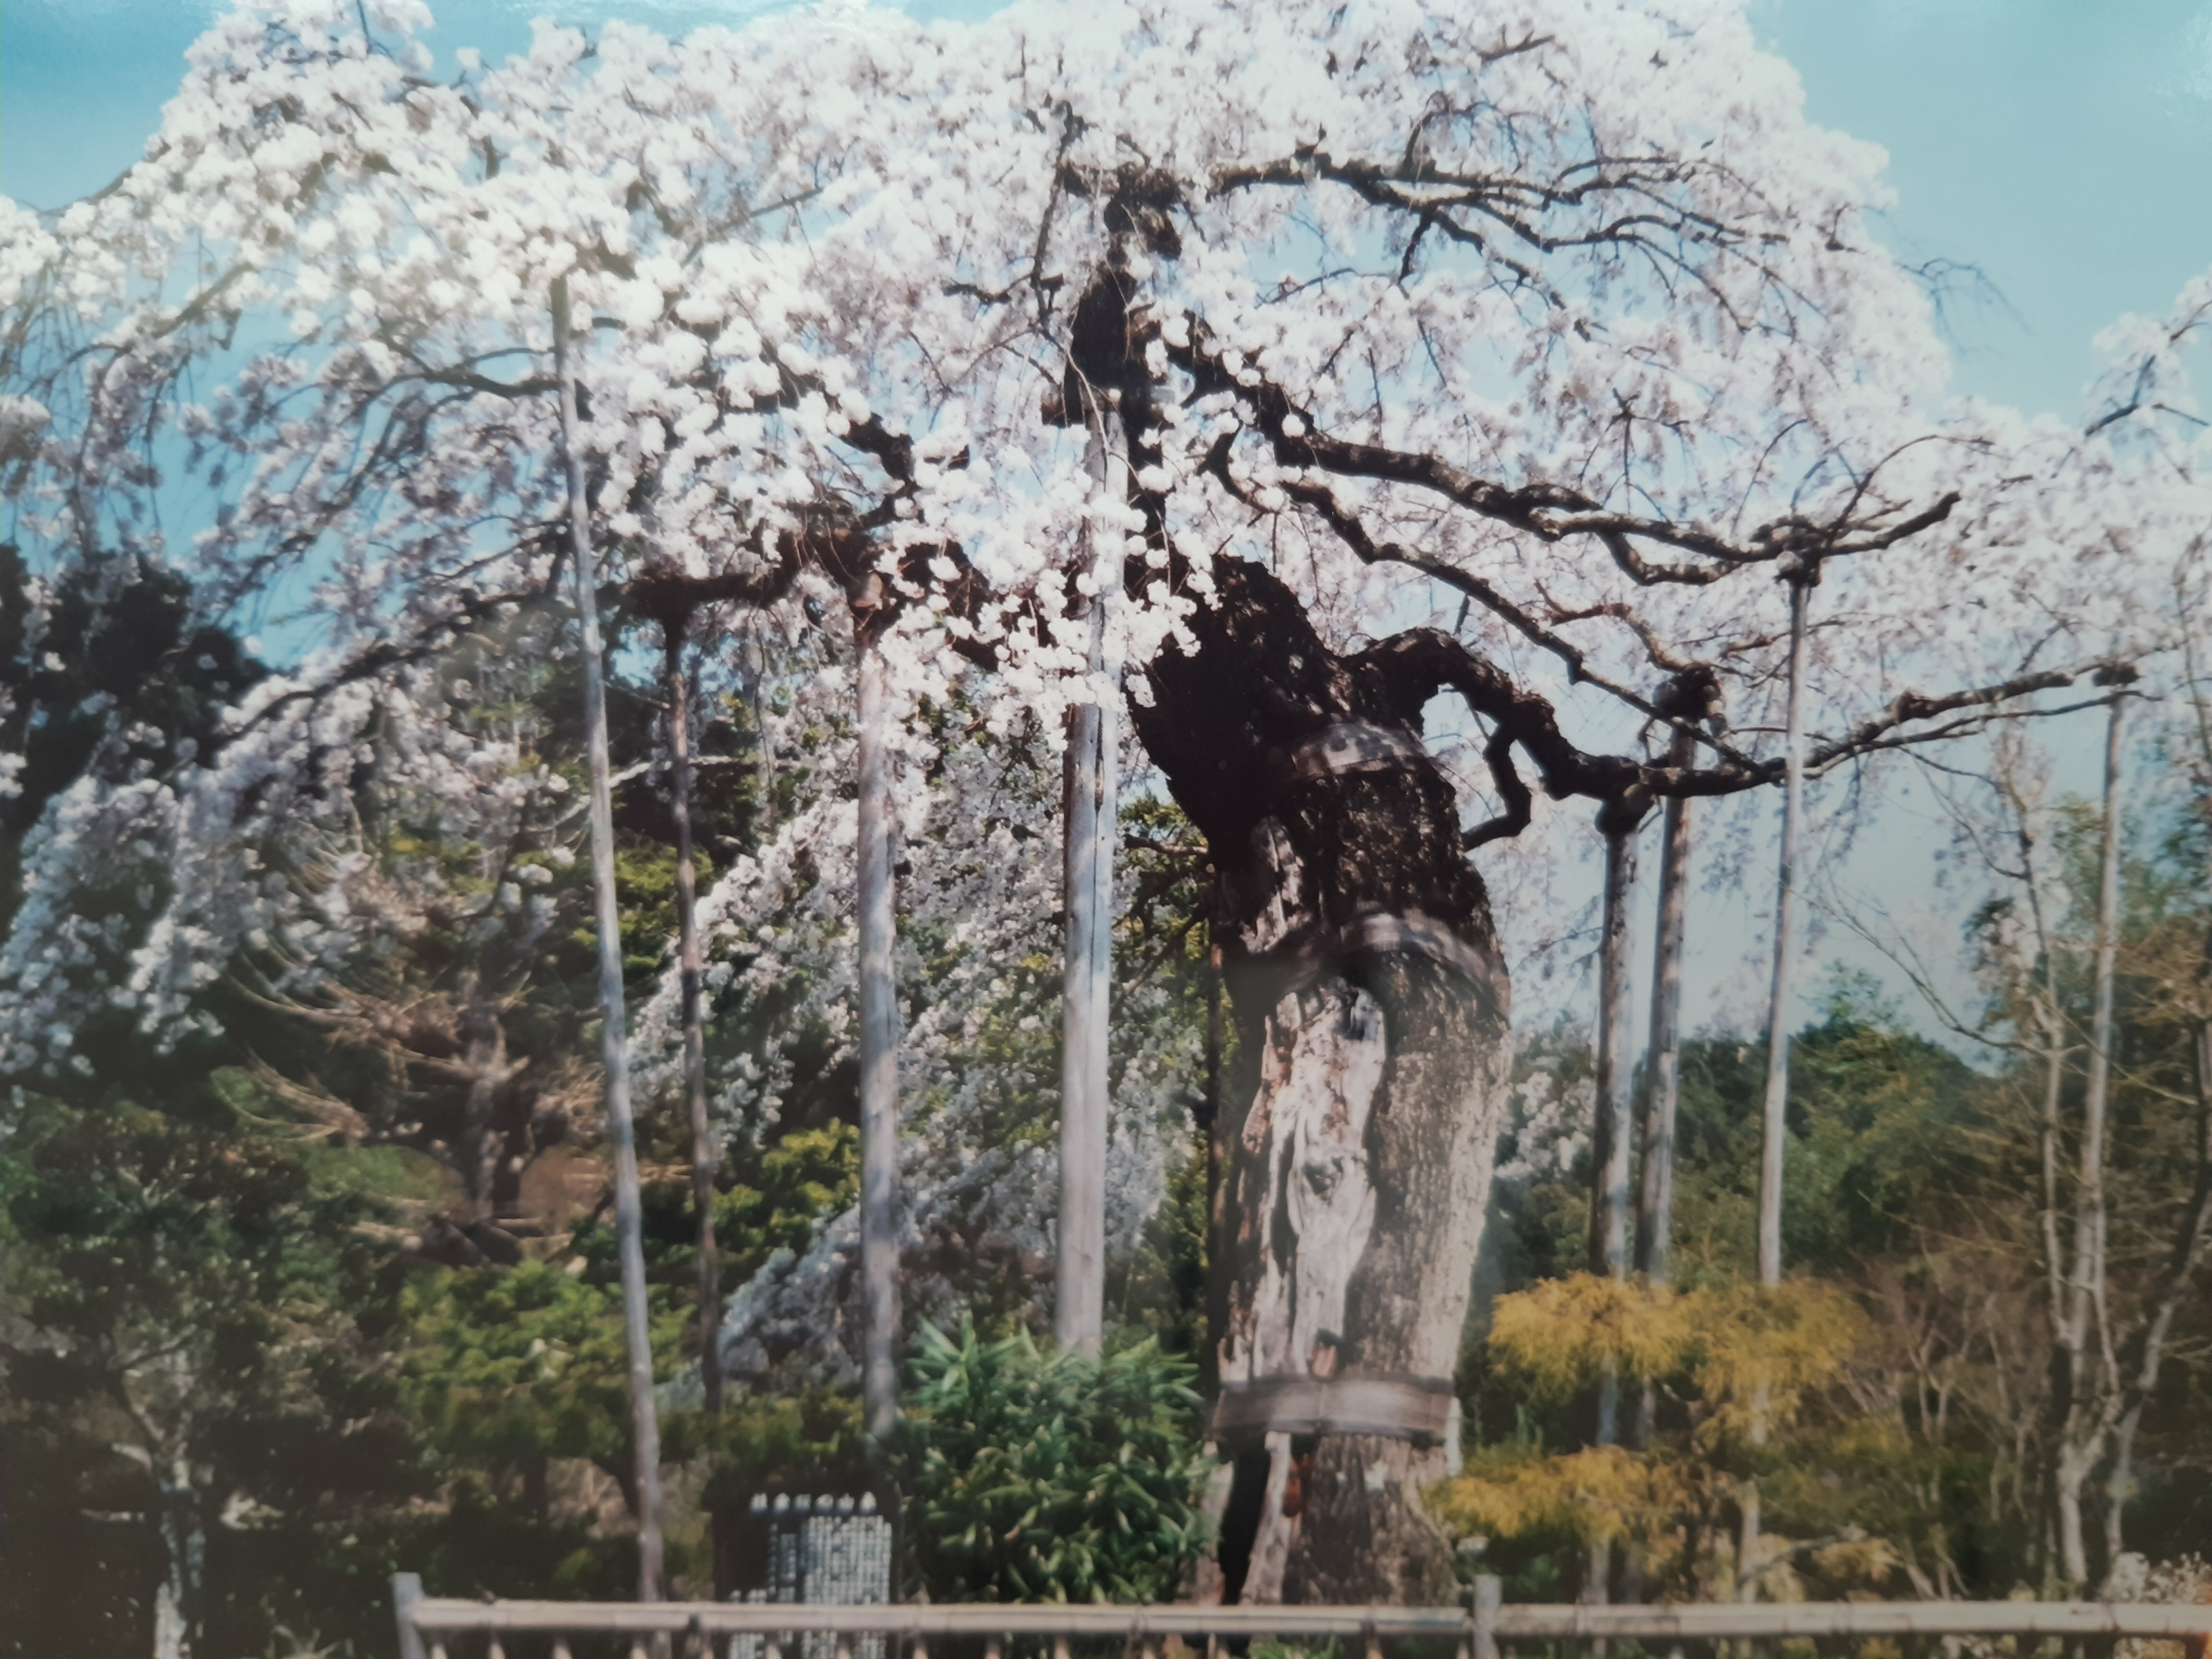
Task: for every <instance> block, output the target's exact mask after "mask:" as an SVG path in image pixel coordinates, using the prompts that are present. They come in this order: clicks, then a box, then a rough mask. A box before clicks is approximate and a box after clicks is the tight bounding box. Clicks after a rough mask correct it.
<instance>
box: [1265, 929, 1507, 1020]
mask: <svg viewBox="0 0 2212 1659" xmlns="http://www.w3.org/2000/svg"><path fill="white" fill-rule="evenodd" d="M1391 954H1401V955H1406V956H1416V957H1425V958H1426V959H1427V960H1429V961H1431V962H1433V963H1436V964H1437V966H1438V967H1440V968H1443V969H1447V970H1448V971H1449V972H1451V973H1454V974H1456V975H1459V977H1460V978H1462V979H1463V980H1465V981H1467V982H1468V984H1469V985H1471V986H1473V987H1475V988H1476V989H1477V990H1478V991H1480V992H1482V993H1483V994H1485V995H1486V996H1487V997H1488V998H1489V1000H1490V1001H1491V1002H1492V1005H1493V1006H1495V1007H1496V1008H1497V1009H1498V1012H1499V1013H1500V1014H1503V1013H1504V1012H1506V1011H1507V1010H1508V1008H1509V1007H1510V993H1509V991H1508V989H1507V981H1506V977H1505V964H1504V963H1503V962H1501V961H1499V960H1498V957H1497V956H1496V955H1495V954H1494V953H1492V951H1486V950H1485V949H1483V947H1482V946H1480V945H1476V944H1474V942H1473V941H1472V940H1470V939H1467V938H1466V937H1465V936H1464V935H1462V933H1460V932H1459V931H1458V930H1457V929H1456V928H1455V927H1451V926H1450V924H1449V923H1447V922H1443V921H1437V919H1436V918H1435V917H1434V916H1429V915H1422V914H1421V913H1420V912H1419V911H1418V910H1412V911H1407V912H1406V913H1405V914H1404V915H1389V914H1386V913H1384V912H1382V911H1370V912H1369V913H1368V914H1367V915H1363V916H1359V917H1357V918H1355V919H1354V920H1352V921H1350V922H1347V923H1346V925H1345V926H1343V927H1307V928H1301V929H1299V930H1298V931H1297V933H1292V934H1291V936H1290V937H1289V938H1287V939H1285V940H1284V941H1283V942H1282V943H1281V944H1279V945H1277V946H1276V947H1275V948H1274V949H1273V950H1272V951H1267V952H1265V953H1264V954H1261V955H1258V956H1255V957H1250V958H1248V960H1249V961H1251V962H1252V963H1254V964H1255V966H1257V965H1270V966H1273V967H1275V968H1278V969H1281V970H1283V971H1284V973H1285V975H1286V978H1285V981H1283V985H1282V988H1281V990H1280V991H1279V992H1278V993H1277V994H1278V995H1279V996H1287V995H1288V994H1291V992H1293V991H1303V990H1304V989H1305V988H1306V987H1308V986H1310V985H1311V984H1312V983H1313V982H1314V981H1316V980H1317V979H1319V978H1320V977H1321V976H1322V975H1323V974H1325V973H1327V972H1328V971H1329V970H1330V969H1333V968H1334V967H1336V966H1337V965H1338V964H1339V963H1342V962H1344V961H1346V959H1348V958H1350V957H1357V956H1385V955H1391Z"/></svg>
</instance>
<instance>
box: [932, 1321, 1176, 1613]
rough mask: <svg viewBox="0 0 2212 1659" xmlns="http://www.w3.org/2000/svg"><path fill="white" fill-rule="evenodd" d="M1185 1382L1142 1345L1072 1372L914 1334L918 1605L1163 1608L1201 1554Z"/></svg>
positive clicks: (1071, 1363) (998, 1345) (1032, 1358)
mask: <svg viewBox="0 0 2212 1659" xmlns="http://www.w3.org/2000/svg"><path fill="white" fill-rule="evenodd" d="M1193 1376H1194V1371H1193V1370H1192V1367H1191V1365H1190V1364H1189V1363H1188V1361H1186V1360H1183V1359H1181V1358H1176V1357H1175V1356H1173V1355H1170V1354H1166V1353H1163V1352H1161V1351H1160V1349H1159V1346H1158V1344H1157V1343H1155V1342H1153V1341H1152V1340H1146V1341H1144V1342H1141V1343H1138V1344H1136V1345H1134V1346H1130V1347H1126V1348H1122V1349H1121V1350H1120V1351H1119V1352H1114V1353H1110V1354H1109V1355H1107V1356H1106V1357H1105V1358H1103V1359H1085V1358H1082V1357H1081V1356H1079V1355H1077V1354H1073V1353H1060V1352H1051V1351H1049V1350H1047V1349H1043V1348H1040V1347H1039V1346H1037V1345H1036V1343H1035V1342H1033V1341H1031V1340H1030V1338H1029V1337H1028V1335H1027V1334H1022V1335H1018V1336H1012V1337H1009V1338H1007V1339H1006V1340H1004V1341H1000V1342H981V1341H979V1340H977V1339H976V1336H975V1326H974V1324H973V1323H972V1322H963V1325H962V1327H961V1330H960V1338H959V1340H958V1341H957V1342H955V1341H953V1340H951V1339H950V1338H948V1337H947V1336H946V1335H945V1334H944V1333H943V1332H941V1331H939V1330H937V1329H935V1328H931V1327H925V1328H924V1329H923V1331H922V1334H921V1354H920V1356H919V1357H918V1358H916V1359H915V1361H914V1364H913V1377H914V1385H915V1386H914V1389H913V1392H912V1394H911V1395H910V1396H909V1400H908V1409H909V1415H908V1419H907V1420H906V1422H905V1424H904V1425H902V1443H901V1445H902V1468H903V1476H904V1482H903V1484H904V1486H905V1492H906V1515H907V1527H906V1532H907V1536H908V1539H909V1541H911V1544H912V1548H913V1552H914V1559H915V1565H917V1566H918V1567H919V1568H920V1570H921V1575H922V1578H923V1580H924V1582H925V1583H927V1587H928V1589H929V1594H930V1595H931V1597H932V1598H933V1599H934V1600H937V1601H1170V1600H1172V1599H1173V1598H1174V1596H1175V1595H1176V1592H1177V1591H1178V1590H1179V1589H1180V1588H1181V1587H1182V1579H1183V1574H1184V1571H1185V1570H1186V1569H1187V1568H1188V1566H1189V1565H1190V1562H1191V1561H1192V1559H1194V1557H1195V1556H1196V1555H1197V1554H1198V1553H1199V1551H1200V1548H1202V1547H1204V1545H1205V1542H1206V1538H1205V1534H1204V1527H1203V1524H1202V1522H1201V1521H1200V1516H1199V1512H1198V1508H1197V1504H1196V1502H1195V1498H1196V1493H1197V1487H1198V1482H1199V1478H1200V1469H1199V1466H1198V1462H1197V1455H1196V1454H1197V1440H1198V1414H1199V1404H1200V1402H1199V1399H1198V1395H1196V1394H1195V1393H1194V1391H1193V1390H1192V1388H1191V1382H1192V1379H1193Z"/></svg>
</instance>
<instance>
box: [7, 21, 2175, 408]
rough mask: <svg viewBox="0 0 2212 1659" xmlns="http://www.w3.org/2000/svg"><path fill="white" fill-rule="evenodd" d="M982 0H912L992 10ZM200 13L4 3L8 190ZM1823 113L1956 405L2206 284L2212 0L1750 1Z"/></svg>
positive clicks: (80, 150) (57, 156) (166, 59)
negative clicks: (1857, 170)
mask: <svg viewBox="0 0 2212 1659" xmlns="http://www.w3.org/2000/svg"><path fill="white" fill-rule="evenodd" d="M434 5H435V10H436V11H437V13H438V15H439V16H440V18H441V20H442V21H441V26H440V27H439V29H438V32H437V34H436V35H435V37H434V41H435V45H436V46H438V48H439V51H440V55H441V58H444V57H446V56H447V54H448V53H450V52H451V51H452V49H453V48H454V47H457V46H469V45H473V46H478V47H479V48H481V49H483V50H484V51H485V52H487V54H496V53H501V52H505V51H507V50H509V49H512V48H513V47H516V46H520V45H521V44H522V42H523V41H524V40H526V36H527V21H526V20H527V18H528V17H529V15H531V14H532V13H533V12H538V11H548V10H550V11H551V12H553V13H554V14H555V15H560V16H562V17H563V18H564V19H568V20H570V21H585V20H586V19H588V18H591V17H597V16H605V15H611V14H616V13H620V14H623V15H631V16H634V17H636V18H637V19H639V20H640V21H646V22H650V23H652V24H653V25H655V26H656V27H662V28H665V29H668V30H670V31H671V32H680V31H681V30H682V29H683V28H684V27H686V26H688V25H689V24H690V23H691V22H695V21H704V20H706V19H708V18H716V19H727V18H730V17H732V16H733V15H744V14H745V13H746V12H748V11H750V10H755V9H759V7H758V4H757V3H754V4H750V5H749V4H747V3H744V0H736V3H729V4H724V5H719V6H718V5H714V4H712V3H700V0H629V3H623V0H586V3H581V4H580V3H578V0H445V3H435V0H434ZM913 9H915V10H916V11H918V12H921V13H924V14H965V15H978V14H981V13H983V12H987V11H989V10H991V9H994V8H993V6H992V5H991V3H990V0H915V4H914V6H913ZM210 10H211V8H210V5H209V4H207V3H206V0H7V4H6V7H5V10H4V15H0V192H4V193H5V194H7V195H9V196H13V197H17V198H18V199H19V200H22V201H25V202H28V203H31V204H34V205H37V206H40V207H52V206H56V205H58V204H61V203H63V202H64V201H67V200H69V199H70V198H71V197H75V196H77V195H80V194H82V193H83V192H84V191H88V190H92V189H95V188H97V187H98V186H99V185H101V184H103V183H105V182H106V180H107V179H109V178H111V177H112V176H113V175H114V174H115V173H118V172H119V171H120V170H121V169H122V168H123V167H125V165H127V164H128V163H129V162H130V161H131V159H132V158H133V157H134V156H135V155H137V152H138V149H139V147H140V146H141V144H142V143H143V142H144V139H145V137H146V135H147V134H148V133H149V131H152V129H153V126H154V124H155V119H156V117H157V115H158V112H159V111H160V108H161V101H162V100H163V99H164V98H165V97H167V95H168V94H169V92H170V91H171V90H172V89H173V88H174V86H175V84H176V82H177V79H178V77H179V73H180V70H181V68H182V60H183V54H184V50H185V46H186V45H187V43H189V42H190V41H191V39H192V37H193V35H194V34H195V33H197V32H198V30H199V28H200V27H202V26H203V25H204V22H205V21H206V19H207V17H208V16H209V15H210ZM1753 19H1754V21H1755V22H1756V25H1757V27H1758V28H1759V33H1760V35H1761V37H1762V39H1764V40H1766V41H1767V42H1768V43H1769V44H1771V46H1774V47H1775V48H1777V49H1778V50H1779V51H1780V52H1781V53H1782V54H1783V55H1784V57H1786V58H1789V59H1790V61H1791V62H1792V63H1794V64H1796V66H1797V68H1798V70H1799V71H1800V73H1801V74H1802V76H1804V79H1805V83H1806V88H1807V94H1808V100H1809V104H1810V107H1811V111H1812V113H1813V116H1814V118H1815V119H1816V120H1819V121H1820V122H1822V123H1824V124H1825V125H1830V126H1835V127H1840V128H1842V129H1844V131H1848V132H1851V133H1854V134H1856V135H1857V136H1859V137H1865V138H1871V139H1874V140H1875V141H1876V142H1877V143H1881V144H1883V145H1884V146H1886V147H1887V149H1888V150H1889V152H1890V156H1891V179H1892V181H1893V183H1894V185H1896V187H1897V189H1898V191H1899V197H1900V201H1899V205H1898V207H1897V210H1895V212H1894V213H1893V214H1892V215H1891V216H1890V218H1889V222H1888V226H1887V234H1888V235H1889V236H1890V238H1891V240H1892V243H1893V246H1895V247H1896V248H1897V249H1898V250H1899V252H1904V253H1905V254H1907V255H1908V256H1909V257H1912V258H1919V259H1944V260H1949V261H1955V262H1958V263H1960V264H1968V265H1972V266H1975V267H1978V269H1979V270H1981V271H1982V272H1983V273H1984V275H1985V276H1987V277H1988V279H1989V283H1990V289H1989V291H1987V292H1984V293H1983V294H1981V295H1980V297H1979V298H1977V297H1976V292H1975V289H1974V285H1972V284H1971V283H1965V284H1961V285H1960V293H1959V295H1958V296H1957V300H1956V303H1955V304H1954V306H1953V307H1952V308H1951V310H1952V315H1953V319H1954V331H1955V338H1956V341H1957V345H1958V350H1959V363H1958V381H1957V383H1958V384H1959V385H1960V386H1961V387H1962V388H1963V389H1966V390H1969V391H1973V392H1982V393H1984V394H1986V395H1988V396H1990V397H1994V398H1999V399H2001V400H2002V401H2004V402H2007V403H2014V404H2023V405H2025V406H2027V407H2031V408H2039V409H2051V410H2059V411H2062V412H2065V413H2072V412H2073V411H2074V410H2075V408H2076V406H2077V404H2078V401H2079V397H2080V392H2081V386H2082V383H2083V381H2084V380H2086V379H2087V377H2088V375H2089V374H2090V372H2091V370H2092V368H2093V356H2092V353H2091V350H2090V348H2089V337H2090V336H2091V335H2093V333H2094V332H2095V331H2097V330H2098V329H2099V328H2100V327H2102V326H2103V325H2105V324H2106V322H2109V321H2110V320H2111V319H2113V318H2114V317H2116V316H2118V314H2119V313H2122V312H2124V311H2130V310H2134V311H2155V310H2160V309H2162V308H2163V307H2165V305H2166V302H2167V301H2169V300H2170V299H2171V298H2172V296H2173V295H2174V293H2175V291H2176V290H2177V289H2179V287H2180V286H2181V284H2182V283H2183V281H2184V280H2185V279H2186V278H2187V277H2188V276H2191V274H2193V273H2194V272H2197V271H2200V270H2204V269H2205V268H2206V267H2207V266H2212V0H2104V3H2092V0H1753Z"/></svg>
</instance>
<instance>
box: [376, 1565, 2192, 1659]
mask: <svg viewBox="0 0 2212 1659" xmlns="http://www.w3.org/2000/svg"><path fill="white" fill-rule="evenodd" d="M392 1603H393V1607H394V1610H395V1612H396V1613H397V1614H398V1623H399V1651H400V1659H444V1656H445V1652H446V1638H448V1637H450V1636H456V1635H459V1634H462V1633H464V1632H481V1633H483V1634H485V1635H486V1636H487V1637H488V1638H489V1643H488V1648H489V1654H490V1656H491V1659H500V1656H501V1641H500V1638H501V1637H503V1636H505V1635H507V1634H510V1633H516V1632H539V1633H541V1634H550V1635H552V1636H554V1637H556V1638H568V1637H572V1636H585V1635H606V1634H616V1635H627V1636H630V1637H633V1638H654V1637H690V1638H695V1639H696V1640H698V1641H700V1642H704V1640H705V1639H706V1638H711V1637H728V1636H739V1635H751V1636H757V1637H760V1638H764V1645H763V1651H764V1654H765V1655H766V1656H767V1659H776V1656H777V1654H778V1650H779V1647H780V1644H781V1641H782V1640H783V1639H785V1638H793V1637H795V1636H801V1635H806V1634H814V1633H820V1634H823V1635H829V1636H833V1637H836V1638H839V1639H838V1640H837V1642H836V1650H837V1652H838V1655H839V1659H849V1656H850V1654H851V1652H852V1651H853V1647H854V1643H853V1640H852V1638H855V1637H862V1636H887V1637H891V1638H897V1639H898V1641H900V1642H901V1643H905V1642H909V1641H910V1642H912V1643H914V1644H915V1647H916V1650H917V1659H922V1655H921V1649H922V1648H923V1645H924V1644H927V1642H928V1641H929V1640H930V1639H931V1638H944V1637H967V1638H982V1639H983V1640H984V1641H985V1642H986V1643H987V1644H988V1645H987V1651H988V1650H989V1649H995V1648H997V1647H999V1645H1000V1643H1001V1642H1002V1641H1003V1640H1004V1638H1008V1637H1018V1636H1026V1637H1046V1638H1054V1640H1055V1642H1056V1643H1065V1642H1067V1641H1072V1640H1077V1639H1082V1638H1090V1639H1092V1640H1097V1639H1101V1638H1104V1639H1119V1640H1121V1641H1122V1642H1124V1643H1126V1644H1128V1645H1129V1646H1130V1647H1131V1648H1132V1649H1133V1650H1135V1651H1137V1652H1139V1653H1141V1654H1143V1655H1145V1656H1146V1659H1152V1656H1156V1655H1157V1654H1158V1651H1159V1647H1160V1644H1161V1643H1162V1642H1163V1641H1164V1639H1165V1638H1168V1637H1170V1636H1176V1637H1181V1638H1183V1639H1184V1640H1185V1641H1187V1642H1194V1643H1200V1642H1204V1641H1206V1639H1207V1638H1221V1639H1225V1640H1231V1641H1234V1640H1244V1639H1250V1638H1260V1637H1273V1638H1277V1639H1279V1640H1281V1641H1283V1642H1285V1643H1286V1644H1297V1643H1298V1642H1300V1641H1318V1640H1322V1639H1326V1638H1337V1637H1349V1638H1355V1639H1358V1640H1360V1641H1362V1642H1364V1644H1365V1649H1366V1652H1367V1654H1368V1656H1369V1659H1379V1654H1380V1649H1379V1647H1378V1645H1377V1644H1379V1643H1380V1642H1381V1641H1382V1640H1383V1638H1386V1637H1387V1638H1399V1637H1427V1638H1457V1644H1458V1649H1459V1653H1460V1655H1461V1659H1498V1650H1499V1647H1500V1644H1538V1643H1560V1642H1572V1643H1585V1642H1590V1643H1595V1642H1605V1641H1644V1642H1655V1643H1663V1644H1668V1645H1674V1644H1682V1645H1692V1644H1714V1643H1721V1642H1762V1641H1763V1642H1772V1641H1788V1640H1793V1639H1795V1640H1806V1639H1813V1640H1833V1639H1838V1638H1869V1637H1899V1638H1914V1639H1919V1640H1926V1639H1929V1638H1946V1637H1973V1636H1980V1637H2021V1638H2058V1639H2060V1640H2063V1641H2068V1642H2087V1643H2091V1644H2097V1643H2110V1642H2112V1641H2115V1640H2118V1639H2120V1638H2151V1639H2159V1638H2164V1639H2166V1640H2168V1641H2174V1640H2179V1641H2181V1642H2184V1643H2185V1644H2187V1649H2188V1651H2189V1652H2190V1653H2191V1655H2193V1656H2196V1659H2203V1656H2204V1655H2205V1651H2206V1644H2207V1640H2208V1638H2212V1607H2167V1606H2162V1605H2155V1604H2153V1603H2149V1602H2141V1601H1801V1602H1796V1603H1786V1602H1754V1603H1751V1604H1748V1605H1747V1604H1742V1603H1736V1602H1723V1603H1711V1602H1699V1603H1691V1604H1684V1605H1680V1606H1673V1607H1583V1606H1578V1605H1559V1604H1547V1603H1536V1602H1522V1603H1515V1604H1512V1605H1504V1604H1501V1602H1500V1601H1499V1600H1498V1581H1497V1580H1496V1579H1494V1578H1486V1579H1483V1580H1481V1581H1480V1583H1478V1585H1477V1586H1476V1590H1475V1594H1474V1596H1473V1597H1472V1598H1470V1600H1469V1602H1468V1605H1467V1606H1464V1607H1179V1606H1164V1605H1152V1606H1145V1607H1098V1606H1075V1605H1069V1604H1064V1603H1063V1604H1053V1603H1026V1604H1018V1603H1000V1602H990V1603H980V1604H979V1603H958V1604H952V1603H946V1604H939V1605H930V1604H926V1603H924V1604H915V1603H906V1602H901V1603H895V1604H891V1605H889V1606H883V1605H878V1606H872V1607H825V1606H810V1605H806V1604H803V1603H793V1602H782V1603H776V1602H736V1601H655V1602H635V1601H461V1600H459V1599H453V1598H444V1597H438V1596H426V1595H423V1594H422V1581H421V1580H420V1579H419V1578H418V1577H416V1575H415V1574H413V1573H401V1574H399V1575H398V1576H397V1577H395V1578H394V1579H393V1580H392ZM564 1648H565V1642H561V1643H556V1647H555V1652H556V1655H558V1654H560V1653H561V1652H562V1650H563V1649H564ZM894 1652H896V1650H894Z"/></svg>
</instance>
